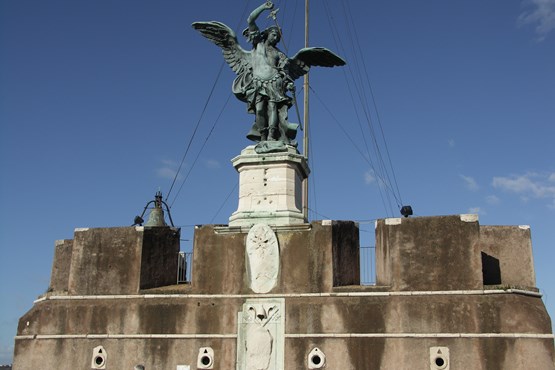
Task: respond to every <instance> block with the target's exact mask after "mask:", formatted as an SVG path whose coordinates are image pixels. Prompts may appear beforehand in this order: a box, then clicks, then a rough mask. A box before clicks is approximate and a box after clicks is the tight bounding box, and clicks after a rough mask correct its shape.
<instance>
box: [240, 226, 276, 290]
mask: <svg viewBox="0 0 555 370" xmlns="http://www.w3.org/2000/svg"><path fill="white" fill-rule="evenodd" d="M246 258H247V275H248V278H249V283H250V287H251V289H252V290H253V291H254V292H255V293H268V292H269V291H270V290H272V288H273V287H274V286H275V285H276V282H277V277H278V273H279V245H278V241H277V238H276V234H275V233H274V231H273V230H272V229H271V228H270V226H268V225H266V224H256V225H254V226H253V227H251V229H250V230H249V233H248V235H247V245H246Z"/></svg>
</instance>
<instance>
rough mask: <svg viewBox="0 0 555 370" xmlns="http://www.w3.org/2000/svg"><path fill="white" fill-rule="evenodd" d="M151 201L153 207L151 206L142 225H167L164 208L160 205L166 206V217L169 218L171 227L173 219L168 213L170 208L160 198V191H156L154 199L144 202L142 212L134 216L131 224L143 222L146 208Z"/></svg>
mask: <svg viewBox="0 0 555 370" xmlns="http://www.w3.org/2000/svg"><path fill="white" fill-rule="evenodd" d="M151 203H154V208H152V211H150V215H149V216H148V221H147V222H146V223H145V224H144V226H150V227H157V226H168V225H167V224H166V220H165V219H164V209H163V207H162V206H166V211H167V212H168V217H169V219H170V223H171V226H172V227H173V220H172V216H171V214H170V208H169V207H168V205H167V204H166V202H164V201H163V200H162V193H161V192H160V191H158V192H156V195H155V196H154V200H151V201H150V202H148V203H147V204H146V206H145V209H144V210H143V213H142V214H141V215H140V216H136V217H135V220H134V223H133V226H135V225H142V224H143V222H144V220H143V216H144V214H145V212H146V210H147V209H148V206H149V205H150V204H151Z"/></svg>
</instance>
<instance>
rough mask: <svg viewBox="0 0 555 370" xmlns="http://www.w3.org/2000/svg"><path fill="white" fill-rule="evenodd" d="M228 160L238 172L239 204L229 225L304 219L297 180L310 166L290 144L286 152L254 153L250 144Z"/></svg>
mask: <svg viewBox="0 0 555 370" xmlns="http://www.w3.org/2000/svg"><path fill="white" fill-rule="evenodd" d="M231 162H232V163H233V166H234V167H235V169H236V170H237V172H239V206H238V208H237V211H235V212H234V213H233V214H232V215H231V217H230V218H229V226H251V225H254V224H256V223H265V224H268V225H289V224H301V223H305V222H306V220H305V219H304V216H303V213H302V189H301V184H302V181H303V180H304V179H306V178H307V177H308V174H309V172H310V170H309V169H308V165H307V163H306V159H305V158H304V157H303V156H302V155H300V154H298V153H297V150H296V149H295V148H294V147H287V152H278V153H264V154H258V153H256V152H255V151H254V145H251V146H248V147H246V148H245V149H243V150H242V151H241V155H239V156H237V157H235V158H233V159H232V160H231Z"/></svg>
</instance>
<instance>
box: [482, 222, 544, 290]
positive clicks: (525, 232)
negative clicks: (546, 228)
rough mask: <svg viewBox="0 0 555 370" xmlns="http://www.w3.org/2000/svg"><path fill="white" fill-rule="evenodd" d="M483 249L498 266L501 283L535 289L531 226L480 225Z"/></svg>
mask: <svg viewBox="0 0 555 370" xmlns="http://www.w3.org/2000/svg"><path fill="white" fill-rule="evenodd" d="M480 249H481V251H482V252H484V253H486V254H487V255H488V256H490V257H492V258H494V259H496V260H497V263H498V264H499V272H500V282H499V283H498V284H503V285H513V286H524V287H535V286H536V274H535V273H534V259H533V256H532V239H531V236H530V227H528V226H480Z"/></svg>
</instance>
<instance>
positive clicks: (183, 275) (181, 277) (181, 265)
mask: <svg viewBox="0 0 555 370" xmlns="http://www.w3.org/2000/svg"><path fill="white" fill-rule="evenodd" d="M192 257H193V253H192V252H188V253H187V252H179V254H178V255H177V284H182V283H187V282H190V281H191V267H192V265H193V264H192V263H191V259H192Z"/></svg>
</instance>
